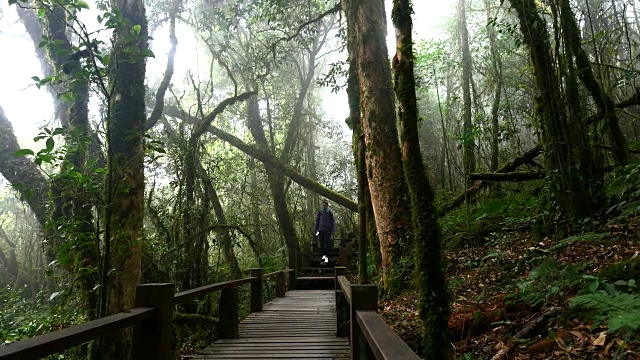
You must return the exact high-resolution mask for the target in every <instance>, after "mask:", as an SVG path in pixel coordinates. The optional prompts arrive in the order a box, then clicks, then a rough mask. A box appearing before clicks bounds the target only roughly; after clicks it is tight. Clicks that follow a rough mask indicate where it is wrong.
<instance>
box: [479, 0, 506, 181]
mask: <svg viewBox="0 0 640 360" xmlns="http://www.w3.org/2000/svg"><path fill="white" fill-rule="evenodd" d="M484 6H485V12H486V15H487V23H489V21H491V10H490V9H491V3H490V2H489V0H485V1H484ZM487 36H488V37H489V51H490V52H491V69H492V75H493V83H494V84H495V90H494V92H493V104H492V105H491V165H490V169H489V170H491V171H496V170H498V166H499V165H500V163H499V162H500V159H499V155H500V98H501V96H502V86H503V83H504V79H503V77H502V58H501V57H500V53H499V51H498V44H497V39H496V31H495V29H494V27H493V26H491V25H488V26H487Z"/></svg>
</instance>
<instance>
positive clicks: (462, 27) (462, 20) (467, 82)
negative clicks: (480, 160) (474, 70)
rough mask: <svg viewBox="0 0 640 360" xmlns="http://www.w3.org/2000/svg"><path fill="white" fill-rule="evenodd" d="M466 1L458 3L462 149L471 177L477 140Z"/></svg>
mask: <svg viewBox="0 0 640 360" xmlns="http://www.w3.org/2000/svg"><path fill="white" fill-rule="evenodd" d="M465 7H466V5H465V0H459V1H458V34H459V36H460V48H461V49H462V100H463V105H462V119H463V125H462V129H463V132H462V149H463V154H462V155H463V163H464V174H465V175H469V174H470V173H472V172H474V171H475V170H476V157H475V139H474V135H473V122H472V114H471V53H470V52H469V31H468V30H467V16H466V13H465Z"/></svg>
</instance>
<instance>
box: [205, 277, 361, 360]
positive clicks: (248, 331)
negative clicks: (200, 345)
mask: <svg viewBox="0 0 640 360" xmlns="http://www.w3.org/2000/svg"><path fill="white" fill-rule="evenodd" d="M350 351H351V350H350V347H349V341H348V339H347V338H339V337H336V306H335V291H334V290H293V291H289V292H287V293H286V296H285V297H284V298H276V299H274V300H273V301H272V302H270V303H268V304H265V305H264V308H263V311H262V312H258V313H253V314H251V315H249V316H248V317H247V318H246V319H245V320H243V321H242V322H241V323H240V325H239V338H238V339H235V340H218V341H216V342H215V343H214V344H213V345H212V346H210V347H209V348H207V349H205V350H202V351H200V352H199V354H198V355H196V356H195V357H193V358H194V359H341V360H344V359H349V358H350V354H351V353H350Z"/></svg>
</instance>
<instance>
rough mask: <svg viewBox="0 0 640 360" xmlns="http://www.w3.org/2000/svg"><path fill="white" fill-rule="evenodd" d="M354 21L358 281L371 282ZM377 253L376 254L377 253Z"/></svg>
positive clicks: (350, 37) (349, 9)
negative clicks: (368, 270) (368, 264)
mask: <svg viewBox="0 0 640 360" xmlns="http://www.w3.org/2000/svg"><path fill="white" fill-rule="evenodd" d="M343 10H344V12H345V14H346V17H347V18H354V17H355V16H356V14H355V13H354V10H355V7H353V6H351V4H350V2H349V1H347V2H345V3H344V7H343ZM354 25H355V24H354V22H349V23H348V26H347V46H348V47H349V51H348V52H349V74H348V78H347V96H348V99H349V119H348V120H347V122H348V125H349V127H350V128H351V130H352V131H353V135H352V145H351V146H352V148H353V155H354V160H355V165H356V175H357V179H358V282H359V283H360V284H368V283H369V281H370V280H369V274H368V273H367V247H368V245H369V242H368V241H367V239H368V236H367V235H368V232H367V219H368V217H367V207H368V206H370V203H371V195H370V194H369V183H368V181H367V164H366V153H367V150H366V146H365V141H364V134H363V133H362V120H361V119H360V87H359V84H358V57H357V56H358V54H357V52H356V48H355V46H356V43H355V39H356V34H355V29H354ZM373 255H374V256H375V254H373Z"/></svg>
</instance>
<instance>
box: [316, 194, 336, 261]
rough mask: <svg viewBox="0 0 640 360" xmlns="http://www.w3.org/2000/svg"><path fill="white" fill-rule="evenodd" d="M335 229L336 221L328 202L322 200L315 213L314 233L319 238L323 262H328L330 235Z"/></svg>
mask: <svg viewBox="0 0 640 360" xmlns="http://www.w3.org/2000/svg"><path fill="white" fill-rule="evenodd" d="M335 230H336V222H335V219H334V218H333V211H331V209H329V202H328V201H327V200H322V207H321V208H320V210H318V214H316V227H315V234H316V236H318V237H319V239H320V250H321V251H322V259H323V260H324V263H325V264H326V263H328V262H329V256H328V255H329V248H330V247H331V235H332V234H333V232H334V231H335Z"/></svg>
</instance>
